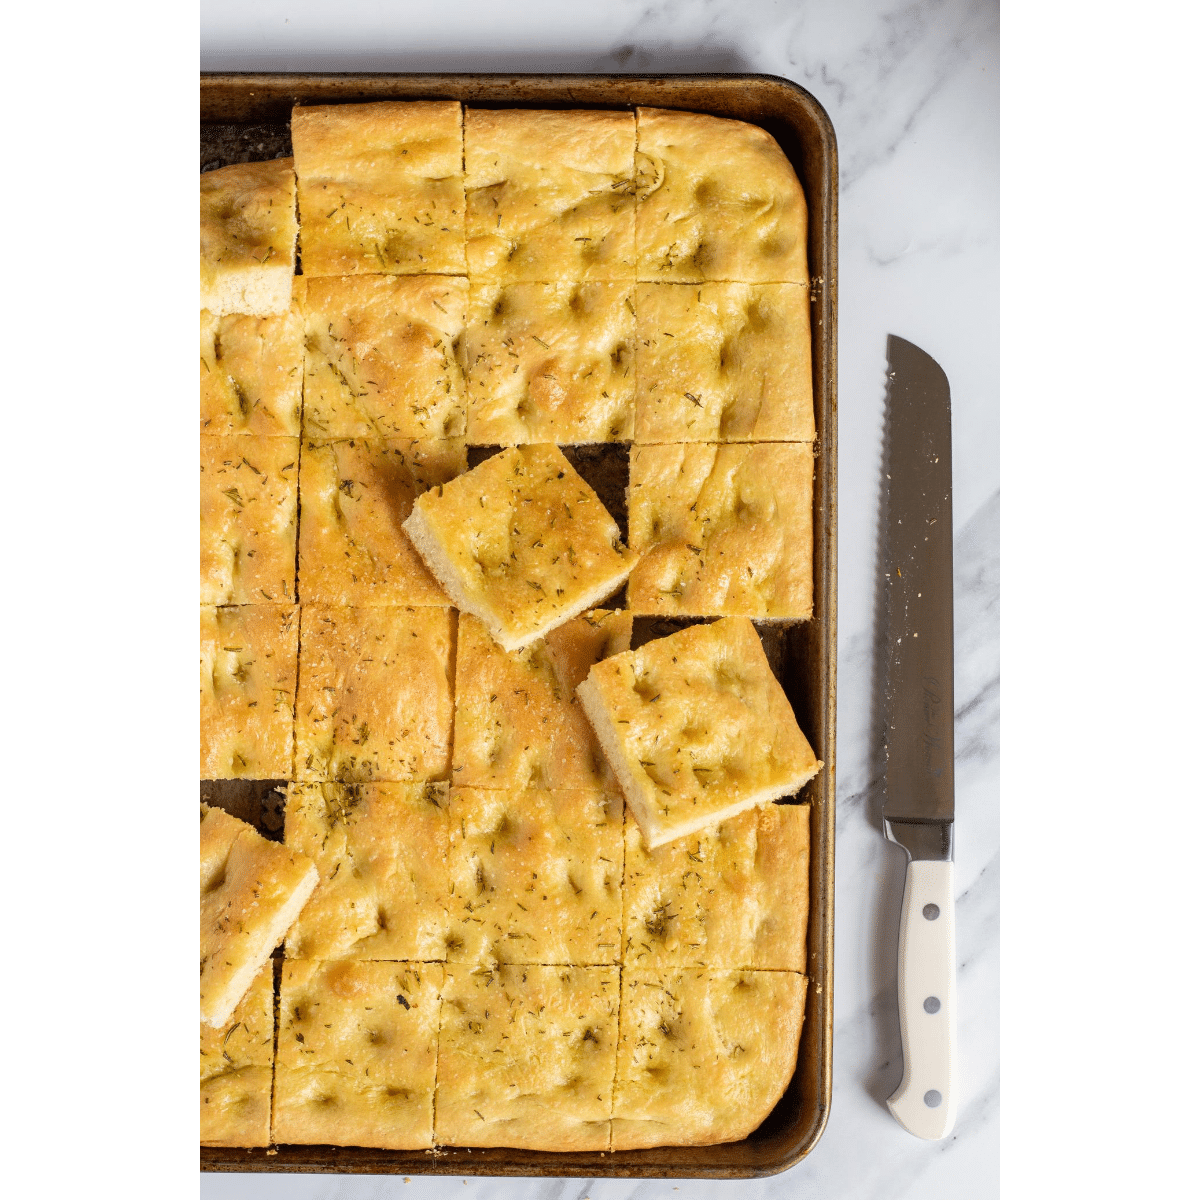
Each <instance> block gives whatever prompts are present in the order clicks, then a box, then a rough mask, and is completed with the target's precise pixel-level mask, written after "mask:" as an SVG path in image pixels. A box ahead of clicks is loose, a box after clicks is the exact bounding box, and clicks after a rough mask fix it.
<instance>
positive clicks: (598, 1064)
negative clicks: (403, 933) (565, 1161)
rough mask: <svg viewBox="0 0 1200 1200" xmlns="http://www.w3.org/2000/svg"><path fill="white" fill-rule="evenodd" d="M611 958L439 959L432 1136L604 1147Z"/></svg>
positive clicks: (613, 1002) (536, 1146)
mask: <svg viewBox="0 0 1200 1200" xmlns="http://www.w3.org/2000/svg"><path fill="white" fill-rule="evenodd" d="M619 988H620V984H619V975H618V971H617V968H616V967H533V966H526V967H498V968H496V969H495V970H486V969H480V968H473V967H467V966H461V965H449V966H447V967H446V984H445V989H444V991H443V1003H442V1027H441V1035H440V1038H439V1043H438V1085H437V1112H436V1118H435V1121H436V1127H435V1130H434V1136H435V1138H436V1140H437V1142H438V1143H439V1144H440V1145H446V1146H518V1147H526V1148H529V1149H533V1150H607V1149H608V1145H609V1117H610V1115H611V1113H612V1084H613V1064H614V1060H615V1050H616V1038H617V1007H618V992H619Z"/></svg>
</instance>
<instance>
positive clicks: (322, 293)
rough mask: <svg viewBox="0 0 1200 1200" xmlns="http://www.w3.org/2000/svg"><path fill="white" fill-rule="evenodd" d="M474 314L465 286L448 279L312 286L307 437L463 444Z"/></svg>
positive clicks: (367, 279)
mask: <svg viewBox="0 0 1200 1200" xmlns="http://www.w3.org/2000/svg"><path fill="white" fill-rule="evenodd" d="M466 311H467V281H466V280H465V279H456V278H453V277H450V276H446V275H422V276H415V277H399V276H388V275H359V276H345V277H341V278H332V279H307V280H306V281H305V285H304V314H305V315H304V349H305V357H304V433H305V435H306V436H308V437H314V438H346V437H371V438H455V437H461V436H462V435H463V433H464V432H465V431H466V400H465V391H464V387H463V378H462V369H461V368H460V366H459V364H458V361H457V360H456V358H455V341H456V339H457V338H458V337H459V335H460V334H461V333H462V330H463V325H464V322H465V321H466Z"/></svg>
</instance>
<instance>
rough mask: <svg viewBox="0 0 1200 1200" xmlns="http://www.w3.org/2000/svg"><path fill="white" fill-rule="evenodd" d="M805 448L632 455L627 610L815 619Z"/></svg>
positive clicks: (642, 449)
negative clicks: (632, 557)
mask: <svg viewBox="0 0 1200 1200" xmlns="http://www.w3.org/2000/svg"><path fill="white" fill-rule="evenodd" d="M812 501H813V452H812V446H811V445H810V444H808V443H790V444H788V443H774V444H770V443H767V444H757V445H742V446H714V445H712V444H701V445H697V444H691V445H676V446H635V447H633V450H632V451H631V453H630V456H629V544H630V548H631V549H632V550H633V551H634V552H635V553H637V554H638V556H639V557H638V564H637V566H636V567H635V568H634V569H633V573H632V574H631V575H630V577H629V607H630V609H631V610H632V611H633V612H635V613H639V614H650V615H656V616H693V617H725V616H743V617H752V618H755V619H764V620H807V619H808V618H809V617H811V616H812V597H813V583H812V561H813V529H812Z"/></svg>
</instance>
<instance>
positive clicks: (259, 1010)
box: [200, 960, 275, 1146]
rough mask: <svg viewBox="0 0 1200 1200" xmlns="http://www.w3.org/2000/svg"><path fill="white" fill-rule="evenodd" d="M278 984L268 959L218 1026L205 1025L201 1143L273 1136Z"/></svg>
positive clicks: (260, 1141)
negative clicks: (275, 984) (272, 1118)
mask: <svg viewBox="0 0 1200 1200" xmlns="http://www.w3.org/2000/svg"><path fill="white" fill-rule="evenodd" d="M274 1062H275V987H274V982H273V978H272V964H271V962H270V961H269V960H268V961H267V962H265V963H264V964H263V965H262V967H261V968H260V969H259V972H258V974H257V975H255V977H254V982H253V983H251V984H250V990H249V991H247V993H246V994H245V995H244V996H243V997H242V1000H241V1003H240V1004H238V1006H237V1008H235V1009H234V1010H233V1012H232V1013H231V1014H230V1016H229V1020H228V1021H227V1022H226V1023H225V1024H224V1025H222V1026H221V1027H220V1028H218V1029H214V1028H213V1027H212V1026H211V1025H204V1024H201V1026H200V1144H201V1145H202V1146H267V1145H270V1142H271V1072H272V1067H273V1065H274Z"/></svg>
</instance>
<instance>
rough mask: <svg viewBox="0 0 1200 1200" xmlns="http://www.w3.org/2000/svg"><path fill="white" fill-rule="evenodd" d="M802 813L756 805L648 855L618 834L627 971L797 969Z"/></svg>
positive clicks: (804, 837)
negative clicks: (622, 861)
mask: <svg viewBox="0 0 1200 1200" xmlns="http://www.w3.org/2000/svg"><path fill="white" fill-rule="evenodd" d="M808 832H809V830H808V806H807V805H804V804H764V805H761V806H760V807H758V808H754V809H751V810H750V811H749V812H743V813H738V815H737V816H736V817H731V818H730V819H729V820H728V821H722V822H721V823H720V824H719V825H715V826H710V827H709V828H708V829H705V830H702V831H701V832H699V833H690V834H688V835H687V837H682V838H678V839H677V840H676V841H673V842H668V843H667V844H666V845H665V846H659V847H658V849H656V850H651V849H650V848H649V847H648V846H647V845H646V839H645V838H644V837H643V836H642V831H641V830H640V829H639V828H638V825H637V822H636V821H628V822H626V825H625V885H624V892H625V917H624V942H623V946H622V952H621V961H622V962H623V963H624V964H625V965H626V966H635V967H640V968H646V969H650V968H654V967H709V968H724V969H745V968H751V967H755V968H758V969H760V970H769V971H803V970H804V969H805V965H806V963H805V953H804V951H805V934H806V931H807V927H808Z"/></svg>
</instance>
